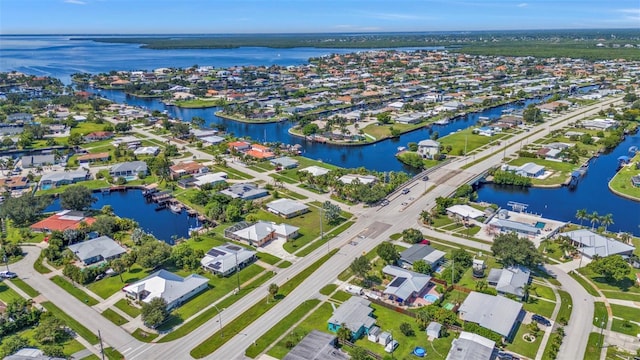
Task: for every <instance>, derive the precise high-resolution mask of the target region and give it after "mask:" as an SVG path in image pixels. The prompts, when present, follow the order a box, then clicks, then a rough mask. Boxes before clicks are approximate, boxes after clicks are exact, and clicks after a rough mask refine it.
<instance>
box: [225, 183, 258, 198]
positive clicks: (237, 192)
mask: <svg viewBox="0 0 640 360" xmlns="http://www.w3.org/2000/svg"><path fill="white" fill-rule="evenodd" d="M220 193H221V194H224V195H228V196H231V197H232V198H234V199H235V198H242V199H252V198H258V197H262V196H267V194H268V191H267V190H265V189H261V188H259V187H258V185H256V184H251V183H242V184H233V185H231V186H229V188H228V189H225V190H222V191H220Z"/></svg>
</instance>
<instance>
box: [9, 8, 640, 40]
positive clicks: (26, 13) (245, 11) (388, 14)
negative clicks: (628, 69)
mask: <svg viewBox="0 0 640 360" xmlns="http://www.w3.org/2000/svg"><path fill="white" fill-rule="evenodd" d="M603 28H606V29H612V28H640V0H609V1H604V0H524V1H523V0H467V1H457V0H313V1H312V0H0V34H181V33H191V34H193V33H207V34H228V33H331V32H337V33H342V32H356V33H358V32H408V31H469V30H530V29H603Z"/></svg>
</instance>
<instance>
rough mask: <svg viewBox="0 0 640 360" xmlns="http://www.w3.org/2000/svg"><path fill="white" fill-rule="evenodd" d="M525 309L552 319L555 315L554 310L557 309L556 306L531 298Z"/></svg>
mask: <svg viewBox="0 0 640 360" xmlns="http://www.w3.org/2000/svg"><path fill="white" fill-rule="evenodd" d="M523 307H524V309H525V310H527V311H529V312H533V313H536V314H540V315H542V316H544V317H547V318H550V317H551V315H552V314H553V309H555V307H556V304H555V303H552V302H548V301H545V300H541V299H536V298H533V297H529V301H528V302H527V303H526V304H524V306H523Z"/></svg>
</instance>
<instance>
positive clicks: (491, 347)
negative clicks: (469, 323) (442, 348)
mask: <svg viewBox="0 0 640 360" xmlns="http://www.w3.org/2000/svg"><path fill="white" fill-rule="evenodd" d="M497 353H498V351H497V350H496V343H495V341H492V340H489V339H487V338H485V337H483V336H480V335H478V334H474V333H470V332H466V331H462V332H460V336H458V338H457V339H453V341H452V342H451V349H449V353H448V354H447V358H446V360H470V359H473V360H494V359H496V356H497Z"/></svg>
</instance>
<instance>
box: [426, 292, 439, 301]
mask: <svg viewBox="0 0 640 360" xmlns="http://www.w3.org/2000/svg"><path fill="white" fill-rule="evenodd" d="M424 299H425V300H427V301H429V302H432V303H434V302H436V301H438V297H437V296H435V295H433V294H427V295H425V296H424Z"/></svg>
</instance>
